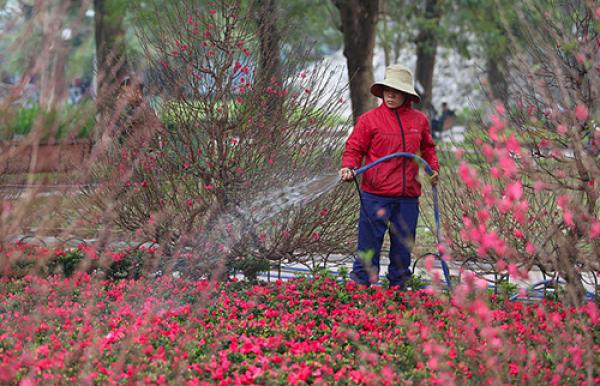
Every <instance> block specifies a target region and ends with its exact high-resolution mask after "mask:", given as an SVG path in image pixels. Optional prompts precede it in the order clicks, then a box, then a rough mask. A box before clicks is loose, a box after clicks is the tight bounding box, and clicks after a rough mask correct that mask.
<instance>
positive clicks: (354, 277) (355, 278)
mask: <svg viewBox="0 0 600 386" xmlns="http://www.w3.org/2000/svg"><path fill="white" fill-rule="evenodd" d="M349 276H350V280H352V281H353V282H355V283H356V284H360V285H364V286H367V287H369V286H371V283H369V281H368V280H367V281H365V280H362V279H361V278H359V277H358V275H357V274H356V272H354V271H352V272H350V275H349Z"/></svg>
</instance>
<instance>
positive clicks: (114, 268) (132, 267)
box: [106, 250, 153, 280]
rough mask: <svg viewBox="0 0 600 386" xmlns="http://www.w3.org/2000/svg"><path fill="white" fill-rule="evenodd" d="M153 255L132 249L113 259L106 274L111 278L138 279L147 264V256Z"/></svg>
mask: <svg viewBox="0 0 600 386" xmlns="http://www.w3.org/2000/svg"><path fill="white" fill-rule="evenodd" d="M151 256H153V255H151V254H148V253H147V252H145V251H142V250H132V251H129V252H127V253H125V254H124V255H123V256H120V257H119V258H118V259H115V261H113V263H112V264H111V265H110V266H109V268H108V270H107V272H106V276H107V278H109V279H111V280H119V279H139V278H140V277H142V276H143V274H144V269H145V268H146V267H147V266H148V265H149V263H150V262H149V261H148V258H149V257H151Z"/></svg>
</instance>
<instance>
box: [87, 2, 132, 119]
mask: <svg viewBox="0 0 600 386" xmlns="http://www.w3.org/2000/svg"><path fill="white" fill-rule="evenodd" d="M125 6H126V4H125V2H124V1H122V0H94V11H95V13H94V24H95V33H96V60H97V71H98V78H97V82H98V90H97V99H96V100H97V111H98V113H99V114H100V117H101V119H102V118H103V116H104V115H105V114H106V111H107V109H108V108H109V105H110V103H111V100H114V98H115V94H116V92H117V86H118V84H119V82H120V81H121V80H122V79H123V78H124V77H125V76H127V75H128V74H129V64H128V61H127V55H126V46H125V29H124V28H123V17H124V14H125Z"/></svg>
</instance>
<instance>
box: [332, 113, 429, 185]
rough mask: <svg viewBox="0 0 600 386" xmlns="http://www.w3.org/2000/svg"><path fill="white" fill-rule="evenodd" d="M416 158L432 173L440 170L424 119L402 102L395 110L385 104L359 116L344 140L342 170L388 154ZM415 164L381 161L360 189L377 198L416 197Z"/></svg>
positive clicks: (413, 162)
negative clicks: (398, 153) (428, 167)
mask: <svg viewBox="0 0 600 386" xmlns="http://www.w3.org/2000/svg"><path fill="white" fill-rule="evenodd" d="M397 152H406V153H413V154H417V155H420V156H421V157H422V158H423V159H424V160H425V161H427V163H428V164H429V165H430V166H431V168H432V169H433V170H435V171H439V170H440V165H439V163H438V159H437V155H436V152H435V144H434V142H433V139H432V137H431V130H430V129H429V121H428V119H427V116H426V115H425V114H423V113H422V112H420V111H419V110H416V109H413V108H412V103H411V102H410V101H406V102H405V103H404V104H403V105H402V106H400V107H399V108H397V109H394V110H392V109H390V108H389V107H387V106H386V105H385V104H381V106H379V107H376V108H374V109H372V110H370V111H368V112H366V113H364V114H363V115H361V116H360V117H359V118H358V120H357V122H356V125H355V126H354V130H352V134H350V137H349V138H348V140H347V141H346V149H345V151H344V154H343V155H342V167H347V168H351V169H357V168H359V167H361V166H362V161H363V159H364V161H365V164H369V163H371V162H373V161H375V160H377V159H379V158H381V157H383V156H386V155H388V154H391V153H397ZM419 167H420V164H418V161H416V160H413V159H409V158H404V157H398V158H392V159H390V160H387V161H384V162H382V163H380V164H379V165H377V166H374V167H372V168H371V169H369V170H367V171H366V172H364V174H363V179H362V185H361V187H362V190H363V191H365V192H368V193H373V194H377V195H381V196H392V197H419V196H420V195H421V184H420V183H419V180H418V175H419Z"/></svg>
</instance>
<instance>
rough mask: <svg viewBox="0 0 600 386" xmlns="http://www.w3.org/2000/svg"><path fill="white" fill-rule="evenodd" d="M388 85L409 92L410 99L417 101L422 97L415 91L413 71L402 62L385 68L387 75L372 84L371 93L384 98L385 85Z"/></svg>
mask: <svg viewBox="0 0 600 386" xmlns="http://www.w3.org/2000/svg"><path fill="white" fill-rule="evenodd" d="M384 86H387V87H390V88H393V89H395V90H400V91H402V92H404V93H406V94H408V95H409V96H410V97H409V98H410V99H411V100H412V101H414V102H416V103H419V102H420V101H421V97H420V96H419V94H417V92H416V91H415V80H414V78H413V74H412V72H411V71H410V70H409V69H408V68H407V67H404V66H403V65H401V64H392V65H391V66H388V67H387V68H386V69H385V77H384V79H383V80H382V81H381V82H375V83H373V85H372V86H371V94H373V95H375V96H376V97H378V98H383V87H384Z"/></svg>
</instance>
